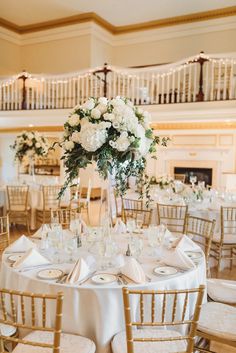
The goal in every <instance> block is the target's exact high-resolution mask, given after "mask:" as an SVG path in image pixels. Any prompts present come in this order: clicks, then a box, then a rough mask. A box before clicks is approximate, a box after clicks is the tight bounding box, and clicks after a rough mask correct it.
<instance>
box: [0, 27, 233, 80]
mask: <svg viewBox="0 0 236 353" xmlns="http://www.w3.org/2000/svg"><path fill="white" fill-rule="evenodd" d="M95 30H98V29H96V28H95ZM176 30H179V27H176ZM190 30H191V27H190V29H189V30H188V29H187V28H185V32H183V30H182V32H181V36H179V37H178V38H172V39H162V40H153V41H149V40H148V39H149V38H150V35H151V33H152V35H153V36H154V37H156V36H157V35H158V36H159V37H160V35H162V36H164V34H163V32H162V30H156V31H152V32H151V33H150V32H146V33H144V32H137V33H133V34H128V35H127V36H121V37H113V39H112V36H110V35H107V34H106V33H105V32H103V33H104V38H109V39H108V40H109V41H110V43H111V44H108V42H107V41H105V39H104V40H102V39H100V38H98V36H97V35H96V36H95V35H94V34H93V33H94V32H92V31H91V32H90V33H91V34H78V36H77V37H75V36H74V37H71V38H62V39H56V37H55V39H54V40H52V39H51V38H52V37H53V35H52V37H50V36H48V37H47V38H48V40H47V41H44V42H41V43H40V42H39V43H35V44H24V45H22V46H18V45H16V44H12V43H11V42H8V41H6V40H2V39H0V75H5V74H12V73H15V72H19V71H21V70H22V69H25V70H27V71H29V72H34V73H42V72H45V73H64V72H70V71H76V70H80V69H84V68H89V67H95V66H98V65H103V63H104V62H108V63H109V64H113V65H119V66H135V65H148V64H157V63H167V62H175V61H178V60H181V59H183V58H186V57H188V56H191V55H195V54H197V53H199V52H200V51H201V50H204V51H205V52H206V53H224V52H236V41H235V38H236V29H231V30H224V31H219V32H211V33H202V34H195V35H192V36H189V35H188V36H183V34H185V33H187V34H189V33H190ZM200 30H201V28H200ZM205 30H206V25H204V31H205ZM168 31H169V29H165V37H166V36H168V37H169V36H170V35H171V33H169V32H168ZM170 31H172V33H173V35H175V32H174V30H173V27H171V28H170ZM99 33H100V32H99ZM96 34H97V33H96ZM58 35H59V34H58ZM62 35H63V36H65V35H67V34H66V31H65V34H62ZM102 36H103V34H102V35H101V38H102ZM154 37H153V38H154ZM37 38H39V34H37ZM42 38H43V37H42ZM45 38H46V37H44V39H45ZM128 38H130V43H132V41H133V40H134V39H135V40H137V41H139V43H136V44H127V45H121V43H122V42H121V41H123V42H124V40H125V42H128ZM142 38H144V39H142ZM39 39H40V38H39ZM141 39H142V40H143V42H142V43H140V41H141ZM145 39H146V41H145ZM26 40H27V38H26ZM22 43H25V42H24V41H23V42H22ZM113 44H114V45H113Z"/></svg>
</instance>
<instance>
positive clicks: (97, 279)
mask: <svg viewBox="0 0 236 353" xmlns="http://www.w3.org/2000/svg"><path fill="white" fill-rule="evenodd" d="M91 280H92V281H93V282H94V283H96V284H108V283H112V282H115V281H116V280H117V278H116V276H115V275H112V274H109V273H100V274H99V275H95V276H93V277H92V278H91Z"/></svg>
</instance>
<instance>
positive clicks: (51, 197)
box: [36, 185, 61, 226]
mask: <svg viewBox="0 0 236 353" xmlns="http://www.w3.org/2000/svg"><path fill="white" fill-rule="evenodd" d="M60 190H61V186H60V185H42V187H41V191H42V199H43V206H42V208H37V209H36V222H37V226H40V225H41V224H43V223H49V222H50V218H51V210H52V209H58V208H60V205H61V201H60V199H59V198H58V194H59V192H60Z"/></svg>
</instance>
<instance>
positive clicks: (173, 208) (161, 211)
mask: <svg viewBox="0 0 236 353" xmlns="http://www.w3.org/2000/svg"><path fill="white" fill-rule="evenodd" d="M187 212H188V206H182V205H162V204H159V203H157V221H158V224H162V223H163V224H165V225H166V226H167V228H168V229H169V230H170V231H171V232H175V233H185V227H186V217H187Z"/></svg>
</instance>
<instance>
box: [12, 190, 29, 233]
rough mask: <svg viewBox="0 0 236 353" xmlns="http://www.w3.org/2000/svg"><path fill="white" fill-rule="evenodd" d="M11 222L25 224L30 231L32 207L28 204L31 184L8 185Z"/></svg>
mask: <svg viewBox="0 0 236 353" xmlns="http://www.w3.org/2000/svg"><path fill="white" fill-rule="evenodd" d="M7 198H8V210H7V214H8V216H9V222H10V223H15V224H22V223H23V224H25V225H26V227H27V231H28V234H29V233H30V224H29V221H30V207H29V205H28V199H29V186H25V185H24V186H18V185H17V186H15V185H11V186H10V185H8V186H7Z"/></svg>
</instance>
